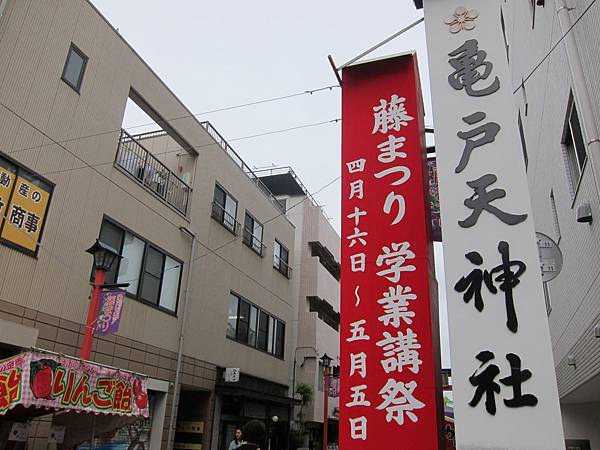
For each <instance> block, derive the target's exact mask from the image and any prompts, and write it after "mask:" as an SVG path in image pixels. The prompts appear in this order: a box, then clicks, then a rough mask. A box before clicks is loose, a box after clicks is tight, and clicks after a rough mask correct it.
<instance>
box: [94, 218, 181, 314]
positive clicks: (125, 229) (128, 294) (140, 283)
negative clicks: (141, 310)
mask: <svg viewBox="0 0 600 450" xmlns="http://www.w3.org/2000/svg"><path fill="white" fill-rule="evenodd" d="M104 222H109V223H110V224H111V225H113V226H115V227H117V228H120V229H121V231H122V232H123V234H125V233H129V234H131V235H132V236H134V237H136V238H137V239H139V240H140V241H142V242H143V243H144V254H143V256H142V264H141V266H140V270H139V274H138V288H137V291H136V293H135V294H133V293H131V292H129V291H127V290H125V296H126V297H128V298H131V299H133V300H136V301H138V302H140V303H143V304H145V305H148V306H150V307H152V308H154V309H158V310H159V311H162V312H164V313H166V314H169V315H171V316H175V317H178V316H177V313H178V311H179V297H180V295H181V281H182V279H183V267H184V263H183V261H182V260H181V259H179V258H177V257H176V256H175V255H173V254H172V253H169V252H167V251H165V250H163V249H162V248H161V247H160V246H158V245H156V244H154V243H153V242H151V241H149V240H148V239H145V238H144V237H143V236H141V235H139V234H138V233H136V232H135V231H132V230H131V229H130V228H129V227H126V226H125V225H123V224H121V223H120V222H118V221H117V220H115V219H113V218H111V217H109V216H107V215H106V214H105V215H103V216H102V221H101V222H100V229H102V224H103V223H104ZM99 237H100V230H99V231H98V238H99ZM123 237H124V236H123ZM124 242H125V239H124V238H122V239H121V248H119V249H115V250H118V252H119V255H121V254H122V253H123V245H124ZM148 246H150V247H152V248H153V249H154V250H155V251H158V252H159V253H162V255H163V268H162V271H161V277H160V286H159V292H158V304H156V303H152V302H150V301H148V300H145V299H143V298H142V297H141V292H142V286H143V281H144V280H143V277H142V275H143V272H144V268H145V266H146V258H147V254H148ZM167 256H168V257H169V258H171V259H172V260H174V261H176V262H177V263H178V264H179V265H180V270H179V280H178V282H177V294H176V298H175V310H174V311H172V310H170V309H169V308H165V307H164V306H161V305H160V297H161V293H162V285H163V280H164V267H165V264H166V260H167V258H166V257H167ZM121 261H122V260H121V259H118V260H117V261H116V262H115V264H117V266H116V277H115V283H118V282H119V268H120V265H121ZM93 275H94V269H93V265H92V276H91V277H90V279H91V280H93ZM188 276H189V274H188Z"/></svg>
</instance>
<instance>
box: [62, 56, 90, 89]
mask: <svg viewBox="0 0 600 450" xmlns="http://www.w3.org/2000/svg"><path fill="white" fill-rule="evenodd" d="M87 62H88V57H87V56H85V54H84V53H83V52H82V51H81V50H79V49H78V48H77V47H75V45H73V44H71V48H69V53H68V55H67V61H66V62H65V68H64V69H63V74H62V79H63V81H64V82H65V83H67V84H68V85H69V86H71V87H72V88H73V89H75V91H76V92H80V91H81V83H82V82H83V74H84V73H85V66H86V65H87Z"/></svg>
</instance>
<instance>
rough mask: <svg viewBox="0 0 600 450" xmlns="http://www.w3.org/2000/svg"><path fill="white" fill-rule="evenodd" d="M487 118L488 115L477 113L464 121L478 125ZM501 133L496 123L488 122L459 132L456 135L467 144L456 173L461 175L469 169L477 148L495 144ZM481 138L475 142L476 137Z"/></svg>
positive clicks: (455, 170)
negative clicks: (468, 165)
mask: <svg viewBox="0 0 600 450" xmlns="http://www.w3.org/2000/svg"><path fill="white" fill-rule="evenodd" d="M485 118H486V114H485V113H484V112H476V113H473V114H471V115H470V116H467V117H463V119H462V120H463V121H464V122H465V123H468V124H469V125H474V124H476V123H479V122H481V121H482V120H483V119H485ZM499 131H500V125H498V124H497V123H496V122H488V123H486V124H485V125H480V126H478V127H477V128H473V129H472V130H470V131H459V132H458V133H456V135H457V136H458V137H459V138H461V139H463V140H465V141H467V142H466V144H465V148H464V150H463V154H462V156H461V158H460V162H459V163H458V166H456V169H454V172H456V173H460V172H462V171H463V170H464V168H465V167H467V164H468V163H469V159H470V158H471V153H472V152H473V150H475V149H476V148H477V147H482V146H484V145H486V144H489V143H491V142H494V141H495V140H496V136H497V134H498V132H499ZM477 136H481V137H480V138H479V139H475V140H473V138H474V137H477Z"/></svg>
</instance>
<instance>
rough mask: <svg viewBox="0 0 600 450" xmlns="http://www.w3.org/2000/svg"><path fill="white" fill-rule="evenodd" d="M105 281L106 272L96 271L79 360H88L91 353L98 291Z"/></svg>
mask: <svg viewBox="0 0 600 450" xmlns="http://www.w3.org/2000/svg"><path fill="white" fill-rule="evenodd" d="M105 279H106V271H105V270H104V269H96V273H95V276H94V287H93V288H92V295H91V297H90V305H89V306H88V314H87V320H86V321H85V329H84V334H83V342H82V344H81V350H80V353H79V356H80V357H81V359H88V360H89V359H90V355H91V353H92V343H93V341H94V326H95V324H96V319H97V317H98V306H99V305H100V291H101V290H102V286H103V285H104V280H105Z"/></svg>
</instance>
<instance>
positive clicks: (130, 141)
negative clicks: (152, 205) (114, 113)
mask: <svg viewBox="0 0 600 450" xmlns="http://www.w3.org/2000/svg"><path fill="white" fill-rule="evenodd" d="M151 134H155V135H156V136H158V135H160V133H159V132H151V133H143V134H142V135H140V136H142V137H145V138H148V137H151V136H148V135H151ZM136 137H137V136H132V135H130V134H129V133H127V131H125V130H121V137H120V139H119V148H118V150H117V157H116V159H115V164H116V165H117V166H118V167H120V168H121V169H123V170H124V171H125V172H127V173H128V174H129V175H131V176H132V177H133V178H135V179H136V180H137V181H138V182H139V183H140V184H142V185H143V186H144V187H146V189H148V190H149V191H151V192H152V193H153V194H155V195H157V196H158V197H160V198H161V199H162V200H164V201H165V202H167V203H168V204H169V205H171V206H172V207H173V208H175V209H176V210H177V211H179V212H180V213H182V214H184V215H185V214H186V213H187V208H188V202H189V197H190V192H191V190H192V188H191V187H190V186H188V185H187V184H186V183H185V182H184V181H183V180H182V179H181V178H179V177H178V176H177V175H175V174H174V173H173V172H172V171H171V170H169V169H168V168H167V166H165V165H164V164H163V163H162V162H160V161H159V160H158V159H157V158H156V157H155V156H154V155H152V153H150V152H149V151H148V150H147V149H146V148H145V147H144V146H143V145H142V144H140V142H139V141H138V140H137V139H136Z"/></svg>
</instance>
